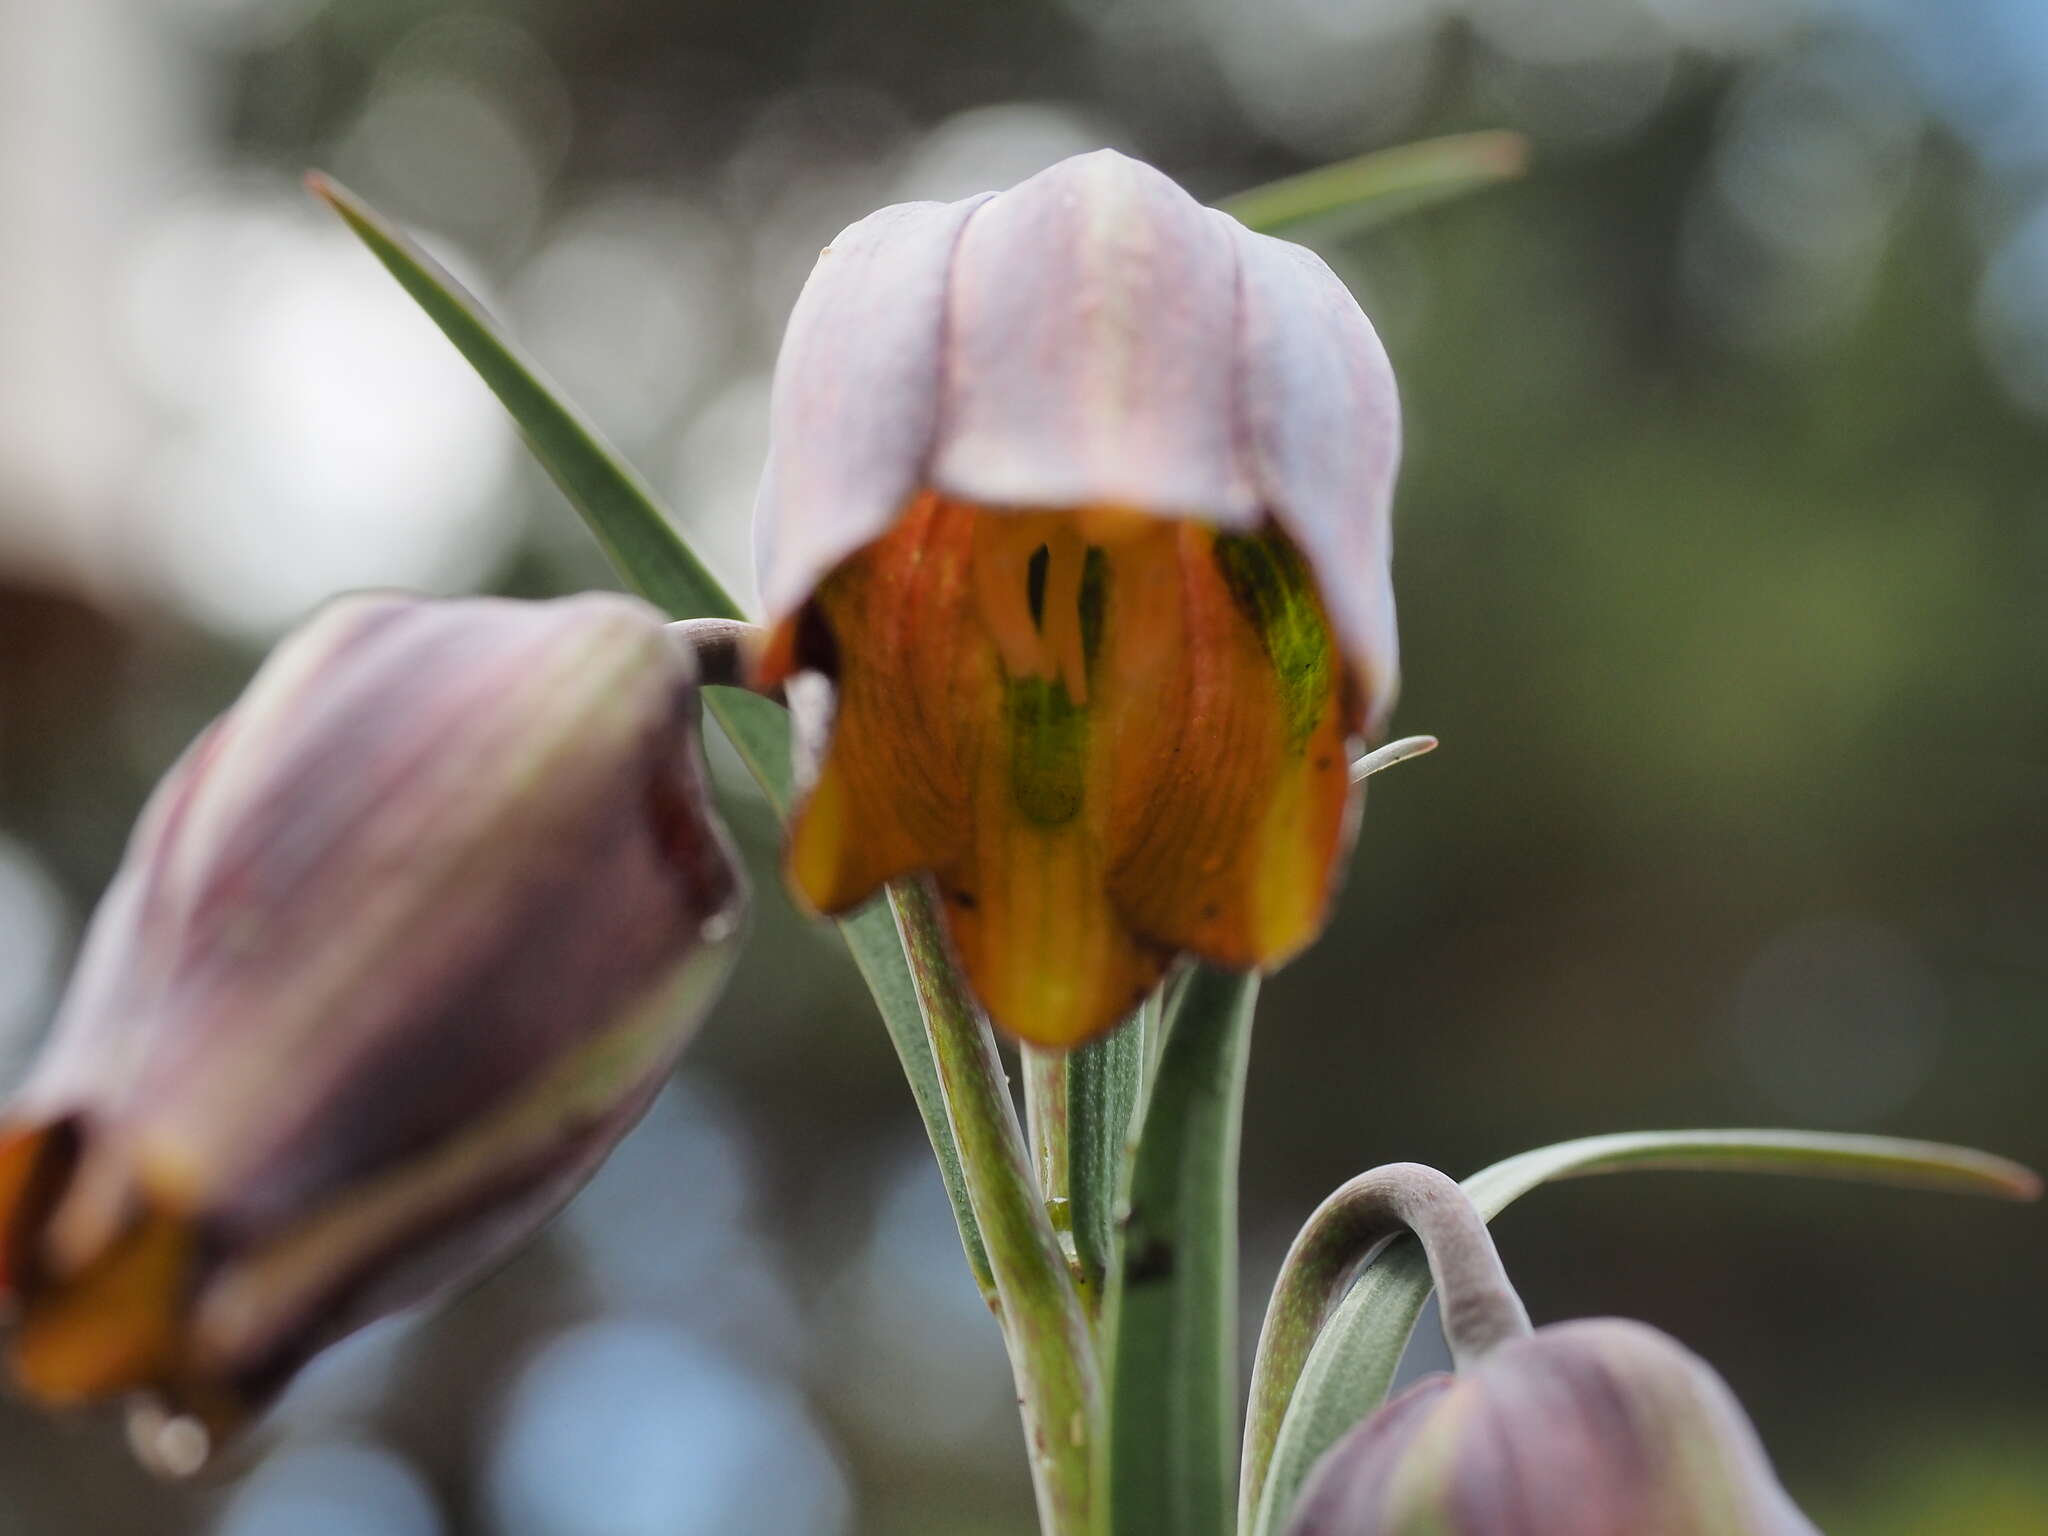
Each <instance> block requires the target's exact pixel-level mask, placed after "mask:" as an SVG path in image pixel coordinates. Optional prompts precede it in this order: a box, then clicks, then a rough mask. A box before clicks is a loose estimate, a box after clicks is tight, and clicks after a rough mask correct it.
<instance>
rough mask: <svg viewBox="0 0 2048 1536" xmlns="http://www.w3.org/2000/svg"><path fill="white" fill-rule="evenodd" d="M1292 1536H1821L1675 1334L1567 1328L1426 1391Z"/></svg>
mask: <svg viewBox="0 0 2048 1536" xmlns="http://www.w3.org/2000/svg"><path fill="white" fill-rule="evenodd" d="M1287 1530H1288V1536H1508V1533H1512V1536H1816V1533H1815V1529H1814V1526H1813V1524H1812V1523H1811V1522H1810V1521H1808V1520H1807V1519H1806V1517H1805V1516H1804V1515H1802V1514H1801V1513H1800V1512H1799V1510H1798V1508H1797V1507H1796V1506H1795V1505H1794V1504H1793V1503H1792V1500H1791V1498H1790V1497H1789V1496H1788V1495H1787V1494H1786V1492H1785V1490H1784V1489H1783V1488H1782V1487H1780V1486H1779V1483H1778V1480H1777V1477H1776V1475H1775V1474H1774V1473H1773V1472H1772V1470H1771V1464H1770V1461H1769V1459H1768V1458H1767V1457H1766V1456H1765V1454H1764V1449H1763V1446H1762V1445H1761V1444H1760V1443H1759V1442H1758V1440H1757V1437H1756V1431H1755V1430H1754V1429H1752V1428H1751V1427H1750V1424H1749V1420H1748V1419H1747V1418H1746V1417H1745V1416H1744V1414H1743V1411H1742V1406H1741V1404H1739V1403H1738V1402H1736V1400H1735V1396H1734V1394H1733V1393H1731V1392H1730V1391H1729V1390H1728V1387H1727V1385H1726V1383H1724V1382H1723V1381H1722V1380H1721V1378H1720V1377H1719V1376H1718V1375H1716V1374H1715V1373H1714V1370H1713V1368H1712V1367H1711V1366H1709V1365H1708V1364H1707V1363H1706V1362H1705V1361H1704V1360H1701V1359H1700V1358H1699V1357H1698V1356H1697V1355H1694V1354H1693V1353H1692V1352H1691V1351H1689V1350H1687V1349H1685V1348H1684V1347H1683V1346H1682V1345H1680V1344H1678V1343H1677V1342H1676V1341H1675V1340H1673V1339H1672V1338H1670V1337H1669V1336H1668V1335H1666V1334H1662V1333H1659V1332H1658V1331H1657V1330H1656V1329H1654V1328H1650V1327H1646V1326H1645V1325H1643V1324H1641V1323H1634V1322H1626V1321H1623V1320H1621V1319H1619V1318H1589V1319H1585V1320H1582V1321H1578V1322H1569V1323H1558V1324H1554V1325H1552V1326H1550V1327H1547V1328H1541V1329H1538V1330H1537V1331H1536V1332H1535V1333H1534V1334H1531V1335H1528V1336H1525V1337H1523V1338H1519V1339H1514V1340H1510V1341H1509V1342H1507V1343H1504V1344H1501V1345H1499V1346H1497V1347H1495V1348H1494V1349H1492V1350H1490V1351H1489V1352H1488V1353H1487V1354H1485V1355H1484V1356H1483V1357H1482V1358H1481V1359H1480V1361H1479V1362H1478V1364H1476V1365H1474V1366H1471V1367H1469V1368H1467V1369H1464V1370H1461V1371H1459V1372H1458V1374H1457V1375H1455V1376H1432V1377H1428V1378H1426V1379H1424V1380H1422V1381H1419V1382H1417V1383H1416V1384H1415V1385H1414V1386H1412V1387H1410V1388H1409V1389H1408V1390H1407V1391H1406V1392H1404V1393H1402V1394H1401V1395H1400V1396H1398V1397H1396V1398H1394V1399H1393V1400H1392V1401H1390V1402H1389V1403H1387V1404H1386V1405H1385V1406H1384V1407H1382V1408H1381V1409H1380V1410H1379V1412H1377V1413H1375V1414H1374V1415H1373V1416H1372V1417H1371V1418H1369V1419H1367V1420H1366V1421H1365V1422H1364V1423H1363V1424H1361V1425H1359V1426H1358V1427H1357V1428H1356V1429H1354V1430H1352V1431H1351V1432H1350V1433H1349V1434H1348V1435H1346V1436H1345V1437H1344V1438H1343V1439H1342V1440H1340V1441H1338V1442H1337V1444H1336V1445H1335V1446H1333V1447H1332V1448H1331V1449H1330V1450H1329V1451H1328V1453H1326V1454H1325V1455H1324V1457H1323V1458H1322V1460H1321V1461H1319V1462H1318V1463H1317V1464H1316V1467H1315V1470H1314V1471H1313V1472H1312V1473H1311V1474H1310V1477H1309V1481H1308V1484H1307V1486H1306V1490H1305V1492H1304V1493H1303V1495H1302V1498H1301V1501H1300V1503H1299V1504H1298V1505H1297V1506H1296V1508H1295V1513H1294V1518H1293V1520H1292V1523H1290V1524H1289V1526H1288V1527H1287Z"/></svg>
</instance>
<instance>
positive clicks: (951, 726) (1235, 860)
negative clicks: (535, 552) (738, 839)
mask: <svg viewBox="0 0 2048 1536" xmlns="http://www.w3.org/2000/svg"><path fill="white" fill-rule="evenodd" d="M1398 456H1399V411H1398V406H1397V402H1396V397H1395V390H1394V381H1393V376H1392V372H1391V370H1390V369H1389V367H1388V364H1387V359H1386V354H1385V352H1384V351H1383V350H1382V348H1381V346H1380V344H1379V341H1378V338H1377V337H1376V336H1375V335H1374V333H1373V329H1372V326H1371V324H1370V323H1369V322H1368V321H1367V320H1366V318H1365V316H1364V314H1363V313H1362V312H1361V311H1360V310H1359V308H1358V305H1357V304H1356V303H1355V302H1354V301H1353V299H1352V298H1351V296H1350V294H1349V293H1348V292H1347V291H1346V289H1345V288H1344V286H1343V284H1342V283H1341V282H1339V281H1338V279H1337V278H1336V277H1335V276H1334V275H1333V274H1332V273H1331V272H1330V270H1329V269H1328V268H1327V267H1326V266H1324V265H1323V263H1322V262H1321V261H1320V260H1319V259H1318V258H1317V257H1315V256H1314V255H1313V254H1311V253H1310V252H1308V251H1306V250H1304V249H1302V248H1300V247H1299V246H1294V245H1290V244H1287V243H1285V242H1283V241H1279V240H1274V239H1270V238H1268V237H1266V236H1262V235H1257V234H1253V233H1251V232H1250V231H1249V230H1247V229H1245V228H1244V227H1243V226H1242V225H1240V224H1238V223H1237V222H1236V221H1235V220H1234V219H1232V218H1230V217H1229V216H1228V215H1226V214H1223V213H1220V212H1216V211H1214V210H1209V209H1204V208H1202V207H1200V206H1199V205H1198V204H1196V203H1195V202H1194V201H1193V200H1192V199H1191V198H1190V197H1189V196H1188V195H1187V194H1186V193H1185V192H1183V191H1182V190H1181V189H1180V188H1179V187H1177V186H1176V185H1174V183H1173V182H1171V181H1169V180H1168V179H1167V178H1166V177H1165V176H1163V175H1161V174H1160V173H1159V172H1157V171H1155V170H1153V169H1151V168H1150V167H1148V166H1144V165H1141V164H1139V163H1137V162H1136V161H1133V160H1129V159H1126V158H1124V157H1123V156H1121V155H1118V154H1114V153H1112V152H1110V151H1107V150H1105V151H1100V152H1098V153H1095V154H1090V155H1082V156H1078V157H1076V158H1074V159H1071V160H1066V161H1063V162H1061V163H1060V164H1058V165H1055V166H1053V167H1052V168H1051V169H1049V170H1047V171H1044V172H1042V173H1041V174H1039V175H1037V176H1035V177H1033V178H1032V179H1030V180H1029V181H1026V182H1024V183H1022V184H1020V185H1019V186H1016V187H1013V188H1012V189H1010V190H1009V191H1007V192H1003V193H998V194H992V195H987V196H983V197H976V198H970V199H968V200H966V201H964V202H958V203H949V204H937V203H909V204H904V205H901V206H897V207H892V208H885V209H883V210H881V211H880V212H878V213H875V214H872V215H870V216H869V217H867V218H865V219H863V220H861V221H860V222H859V223H857V224H855V225H853V226H852V227H851V228H849V229H848V230H846V231H845V232H844V233H843V234H841V235H840V236H839V238H838V239H837V240H835V241H834V242H833V244H832V245H831V246H830V247H829V248H828V249H827V250H826V252H825V253H824V255H823V256H822V257H820V259H819V262H818V265H817V268H816V270H815V271H814V272H813V273H812V274H811V277H810V280H809V282H808V283H807V284H806V285H805V288H804V291H803V293H802V295H801V296H800V297H799V298H798V300H797V303H796V307H795V310H794V311H793V313H792V314H791V316H790V322H789V330H788V334H787V336H786V337H785V339H784V342H783V347H782V353H781V356H780V359H779V360H778V362H777V366H776V373H775V385H774V395H773V403H772V410H771V437H770V447H769V455H768V464H767V469H766V473H765V475H764V477H763V480H762V486H761V492H760V499H759V504H758V509H757V514H756V553H757V560H758V564H759V567H760V578H761V589H762V594H763V597H764V599H765V601H766V604H767V607H768V610H769V614H768V616H769V621H770V623H771V625H772V626H773V631H772V635H771V639H770V642H769V645H768V648H767V651H766V654H765V657H764V660H763V666H762V669H761V671H762V677H761V680H762V682H763V683H764V684H767V683H775V682H780V681H782V680H784V679H786V678H788V677H790V676H791V675H792V674H794V673H797V672H800V671H806V670H808V671H815V672H819V673H822V674H824V675H825V676H827V677H829V678H830V679H831V680H832V682H833V684H834V702H835V714H834V716H833V719H832V722H831V727H830V737H829V743H828V744H827V745H826V747H825V749H824V752H823V756H822V760H821V761H820V762H819V763H818V764H817V765H815V778H814V781H813V782H812V783H811V784H810V785H809V794H808V798H807V799H806V800H805V802H804V804H803V805H802V807H801V809H800V811H799V812H798V814H797V816H796V818H795V820H794V823H793V825H792V828H791V835H790V841H789V848H788V854H787V868H788V873H789V875H790V878H791V882H792V884H793V885H794V887H795V889H796V891H797V892H798V894H799V895H800V896H801V897H802V898H803V899H804V900H805V901H807V902H808V903H809V904H810V905H811V906H812V907H814V908H816V909H818V910H820V911H824V912H841V911H844V910H846V909H848V908H850V907H853V906H855V905H856V904H858V903H859V902H861V901H863V900H864V899H866V898H867V897H868V896H870V895H871V894H872V893H873V892H874V891H875V890H876V889H877V888H878V887H879V886H880V885H882V884H883V883H884V882H886V881H889V880H892V879H895V878H897V877H900V876H904V875H908V874H913V873H916V872H920V871H928V872H930V873H931V874H932V875H933V876H935V877H936V880H937V883H938V886H939V889H940V891H941V893H942V895H943V897H944V901H945V910H946V914H947V923H948V928H949V931H950V934H951V937H952V940H953V944H954V947H955V949H956V951H957V952H958V956H959V959H960V961H961V963H962V965H963V968H964V970H965V973H966V976H967V979H968V981H969V983H970V985H971V986H972V987H973V988H974V990H975V992H976V993H977V995H978V996H979V998H980V999H981V1001H982V1003H983V1004H984V1006H985V1007H986V1008H987V1010H988V1012H989V1013H990V1015H991V1016H992V1017H993V1018H994V1019H995V1020H996V1021H997V1022H998V1023H1000V1024H1002V1025H1004V1026H1005V1027H1006V1028H1008V1029H1009V1030H1010V1031H1012V1032H1013V1033H1015V1034H1017V1035H1020V1036H1022V1037H1024V1038H1025V1039H1027V1040H1031V1041H1035V1042H1037V1043H1040V1044H1043V1045H1049V1046H1056V1047H1057V1046H1070V1045H1073V1044H1076V1043H1078V1042H1080V1041H1083V1040H1086V1039H1088V1038H1089V1037H1091V1036H1093V1035H1096V1034H1098V1033H1100V1032H1102V1031H1103V1030H1106V1029H1108V1028H1109V1027H1111V1026H1112V1025H1113V1024H1115V1022H1116V1021H1117V1020H1118V1019H1119V1018H1120V1017H1122V1016H1123V1015H1124V1014H1125V1013H1127V1012H1128V1010H1129V1009H1130V1008H1131V1007H1132V1006H1133V1005H1134V1004H1135V1003H1136V1002H1137V1001H1139V1000H1140V999H1141V998H1142V997H1143V996H1144V995H1145V994H1146V993H1147V992H1148V991H1149V990H1150V989H1151V988H1152V987H1153V986H1154V985H1155V984H1156V983H1157V982H1158V980H1159V979H1160V977H1161V975H1162V974H1163V973H1164V971H1165V969H1166V967H1167V965H1168V964H1169V963H1170V962H1171V960H1172V959H1173V957H1174V956H1175V955H1176V954H1178V953H1180V952H1183V951H1189V952H1192V953H1194V954H1196V955H1199V956H1201V957H1202V958H1204V959H1205V960H1209V961H1211V962H1214V963H1216V964H1219V965H1223V966H1228V967H1233V968H1237V969H1247V968H1252V967H1269V966H1272V965H1276V964H1278V963H1279V962H1281V961H1283V960H1285V959H1286V958H1288V957H1289V956H1291V955H1292V954H1294V953H1295V952H1297V951H1298V950H1300V949H1301V948H1302V947H1303V946H1304V945H1305V944H1307V943H1308V942H1309V941H1310V940H1311V939H1313V938H1314V936H1315V935H1316V933H1317V932H1318V931H1319V930H1320V928H1321V926H1322V924H1323V921H1324V916H1325V913H1326V911H1327V908H1328V904H1329V899H1330V894H1331V891H1332V888H1333V884H1334V882H1335V879H1336V877H1337V873H1338V871H1339V868H1340V866H1341V863H1342V860H1343V855H1344V854H1345V852H1346V851H1347V850H1348V848H1349V846H1350V842H1351V837H1352V834H1353V831H1354V828H1355V825H1356V812H1357V801H1358V792H1357V791H1356V790H1355V789H1354V787H1353V786H1352V785H1351V782H1350V775H1349V759H1350V756H1351V751H1352V748H1353V746H1354V738H1355V737H1356V736H1358V735H1359V734H1361V733H1362V732H1366V731H1369V730H1373V729H1376V728H1377V726H1378V724H1379V722H1380V721H1381V720H1382V719H1383V718H1384V716H1385V714H1386V712H1387V710H1388V709H1389V708H1390V706H1391V704H1392V701H1393V696H1394V689H1395V675H1396V654H1395V651H1396V646H1395V635H1394V610H1393V596H1392V590H1391V586H1390V581H1389V570H1388V561H1389V532H1388V508H1389V502H1390V499H1391V496H1392V487H1393V479H1394V471H1395V465H1396V460H1397V458H1398Z"/></svg>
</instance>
